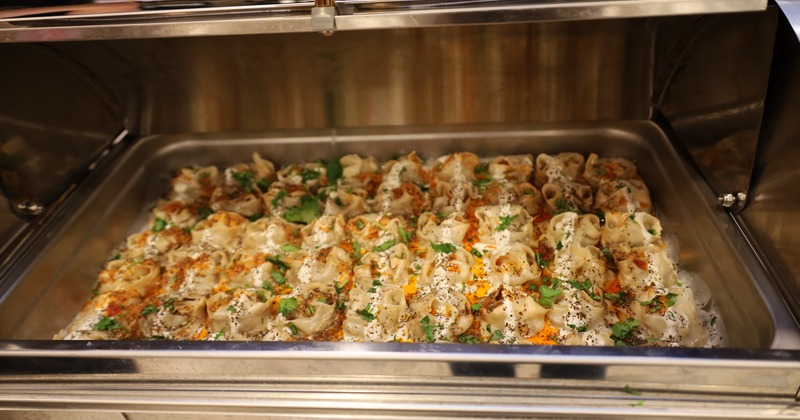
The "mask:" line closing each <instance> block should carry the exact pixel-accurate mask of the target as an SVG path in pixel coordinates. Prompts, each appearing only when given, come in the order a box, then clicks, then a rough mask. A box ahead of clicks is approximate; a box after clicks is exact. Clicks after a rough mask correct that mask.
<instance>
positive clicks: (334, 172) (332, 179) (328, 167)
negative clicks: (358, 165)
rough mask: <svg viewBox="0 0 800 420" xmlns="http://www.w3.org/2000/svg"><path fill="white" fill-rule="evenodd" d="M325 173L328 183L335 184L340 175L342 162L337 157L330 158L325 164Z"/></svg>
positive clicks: (342, 169)
mask: <svg viewBox="0 0 800 420" xmlns="http://www.w3.org/2000/svg"><path fill="white" fill-rule="evenodd" d="M325 173H326V174H327V176H328V183H329V184H335V183H336V181H337V180H338V179H339V178H341V177H342V174H343V173H344V168H343V167H342V162H340V161H339V158H335V159H331V160H329V161H328V163H326V164H325Z"/></svg>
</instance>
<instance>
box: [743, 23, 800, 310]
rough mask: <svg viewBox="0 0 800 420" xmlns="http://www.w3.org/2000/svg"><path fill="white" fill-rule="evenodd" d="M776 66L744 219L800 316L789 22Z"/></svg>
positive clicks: (796, 102)
mask: <svg viewBox="0 0 800 420" xmlns="http://www.w3.org/2000/svg"><path fill="white" fill-rule="evenodd" d="M788 13H793V14H794V15H795V16H794V17H793V19H794V18H796V17H797V16H796V15H797V10H794V11H792V10H789V11H788ZM773 63H774V64H773V65H774V68H773V71H772V74H771V80H770V89H769V92H768V96H767V105H766V113H765V121H764V131H763V133H762V135H761V144H760V145H759V149H758V154H757V159H756V164H755V171H754V181H753V190H752V194H751V196H752V200H751V202H750V203H749V204H748V207H747V208H745V210H744V212H742V214H741V215H740V218H741V220H742V222H743V224H744V225H745V227H746V229H748V231H749V233H750V234H751V235H752V238H753V240H754V245H755V246H756V247H757V249H759V251H760V253H761V255H762V256H763V258H764V261H765V263H766V264H767V265H768V266H769V267H770V269H771V270H772V271H773V274H774V276H775V278H776V279H777V280H778V283H779V285H780V286H781V291H782V293H783V295H784V296H785V297H786V299H787V301H788V302H789V303H790V305H791V306H792V309H793V312H794V314H795V316H796V317H800V187H798V185H800V170H798V167H800V166H798V162H800V141H798V139H800V120H798V118H797V110H798V109H800V42H799V41H798V38H797V36H796V33H795V29H793V26H792V25H791V24H790V21H789V20H787V19H786V18H785V17H784V18H782V19H781V25H780V26H779V31H778V43H777V45H776V47H775V60H774V61H773Z"/></svg>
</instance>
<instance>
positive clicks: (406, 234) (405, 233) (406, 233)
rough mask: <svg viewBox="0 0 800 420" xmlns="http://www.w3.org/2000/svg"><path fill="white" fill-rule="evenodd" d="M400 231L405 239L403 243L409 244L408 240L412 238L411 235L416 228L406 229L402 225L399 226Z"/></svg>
mask: <svg viewBox="0 0 800 420" xmlns="http://www.w3.org/2000/svg"><path fill="white" fill-rule="evenodd" d="M397 229H398V232H399V233H400V237H401V238H402V239H403V243H405V244H406V245H408V241H410V240H411V235H413V234H414V230H413V229H412V230H405V228H403V227H402V226H400V227H398V228H397Z"/></svg>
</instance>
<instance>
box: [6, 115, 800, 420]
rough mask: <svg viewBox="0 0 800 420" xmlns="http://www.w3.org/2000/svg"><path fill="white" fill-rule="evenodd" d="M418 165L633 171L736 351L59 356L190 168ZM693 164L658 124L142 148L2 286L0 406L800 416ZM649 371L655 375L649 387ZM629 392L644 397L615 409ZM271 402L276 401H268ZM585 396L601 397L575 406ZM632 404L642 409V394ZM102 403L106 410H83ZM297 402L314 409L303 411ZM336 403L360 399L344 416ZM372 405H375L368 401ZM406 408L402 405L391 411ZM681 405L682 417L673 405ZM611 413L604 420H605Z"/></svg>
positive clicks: (167, 345)
mask: <svg viewBox="0 0 800 420" xmlns="http://www.w3.org/2000/svg"><path fill="white" fill-rule="evenodd" d="M412 150H416V151H417V152H418V153H420V154H422V155H423V156H428V157H432V156H438V155H442V154H446V153H449V152H453V151H462V150H464V151H471V152H474V153H477V154H478V155H481V156H492V155H498V154H518V153H530V154H533V155H535V154H538V153H557V152H561V151H576V152H580V153H583V154H588V153H591V152H594V153H598V154H600V155H603V156H621V157H626V158H629V159H633V160H635V161H637V162H638V165H639V171H640V174H641V176H642V177H643V179H644V181H645V182H646V184H647V185H648V187H649V188H650V192H651V195H652V199H653V202H654V203H655V205H656V209H657V214H658V217H659V218H660V219H661V221H662V224H663V226H664V229H665V232H668V233H667V234H668V235H669V238H668V240H671V241H672V242H674V243H677V246H678V249H679V259H680V266H681V269H682V270H687V271H689V272H692V273H694V274H695V275H697V276H698V277H700V278H702V279H703V281H704V282H705V284H706V285H707V286H708V288H709V289H710V291H711V295H712V296H713V297H714V301H715V303H716V305H718V307H719V310H720V313H721V317H722V319H723V320H724V323H725V326H726V328H727V343H728V344H727V345H726V348H722V349H665V348H576V347H566V346H563V347H562V346H552V347H551V346H499V345H461V344H405V343H404V344H398V343H312V342H294V343H273V342H247V343H242V342H158V341H109V342H96V341H90V342H66V341H53V340H50V337H52V336H53V334H55V333H56V332H57V331H58V330H59V329H61V328H63V327H64V326H65V325H66V324H67V323H68V322H69V321H70V320H71V318H72V317H73V316H74V315H75V314H76V313H77V312H78V311H79V310H80V308H81V306H82V305H83V303H84V302H85V300H86V299H87V298H88V296H89V295H90V291H91V290H92V288H93V286H94V283H95V279H96V276H97V274H98V273H99V272H100V270H101V265H102V263H103V261H104V259H106V258H108V256H110V254H111V252H112V250H113V248H114V247H115V246H116V245H117V244H118V243H119V242H120V241H122V240H123V239H124V238H125V237H126V236H127V235H129V234H131V233H134V232H137V231H140V230H141V229H142V228H143V227H144V226H145V224H146V223H147V210H148V208H149V206H150V205H151V204H152V203H153V202H154V200H156V199H157V198H158V197H160V196H163V195H164V194H165V192H166V191H167V188H168V183H167V181H168V179H169V177H170V174H171V172H172V171H174V170H176V169H178V168H179V167H181V166H187V165H212V164H213V165H219V166H224V165H229V164H232V163H235V162H240V161H246V160H248V159H249V157H250V155H251V154H252V153H253V152H258V153H260V154H261V156H263V157H265V158H267V159H270V160H272V161H273V162H275V163H276V164H283V163H287V162H297V161H311V160H316V159H326V158H331V157H334V156H340V155H343V154H347V153H359V154H361V155H373V156H375V157H376V158H378V159H379V160H381V159H382V160H386V159H388V158H389V157H390V156H391V155H392V154H394V153H398V152H399V153H404V152H410V151H412ZM685 162H686V161H685V160H684V157H683V156H682V155H681V153H680V151H679V150H676V149H675V148H674V147H673V146H672V144H671V143H670V141H669V139H668V137H667V136H666V135H665V133H664V132H663V131H662V130H661V129H660V128H659V127H658V125H656V124H655V123H653V122H649V121H605V122H596V123H570V124H561V125H558V124H546V125H526V126H511V125H497V126H486V125H482V126H466V125H462V126H450V127H383V128H368V129H347V130H344V129H337V130H325V131H320V130H318V131H296V130H292V131H275V132H263V133H252V134H246V133H232V134H212V135H171V136H152V137H146V138H142V139H139V140H138V141H136V142H135V143H134V145H133V146H132V147H131V148H130V149H129V150H126V151H124V153H123V154H122V155H121V156H119V157H118V158H116V159H114V161H113V163H106V164H105V165H102V166H101V167H100V168H98V170H97V171H96V172H95V173H94V174H93V175H92V176H91V177H90V178H89V179H88V180H87V182H86V183H85V184H84V185H82V186H81V187H80V188H79V189H78V190H77V191H76V192H75V194H74V195H73V196H72V197H71V198H70V199H69V200H67V202H65V203H64V205H63V206H62V208H61V209H60V210H59V212H58V214H56V215H55V217H53V218H52V219H51V220H50V221H49V222H48V223H47V224H46V225H45V226H43V230H42V233H41V234H40V235H39V236H38V237H37V238H36V239H35V240H34V241H33V245H32V247H31V248H30V249H29V250H28V252H27V253H26V254H25V255H23V256H22V257H21V258H20V259H18V260H17V263H16V265H15V266H14V267H12V268H11V269H10V270H9V271H8V272H7V273H6V276H5V279H4V281H3V283H2V287H4V288H3V289H2V297H1V298H0V338H2V341H0V372H2V373H3V374H4V375H3V379H2V380H0V387H6V388H7V389H8V390H12V389H13V390H14V391H13V392H10V393H7V394H5V393H3V394H0V395H2V396H1V397H0V406H5V407H12V408H13V407H15V404H17V405H16V406H17V407H31V406H36V404H38V403H44V402H49V404H56V406H58V405H59V404H61V405H64V406H72V407H79V408H87V407H88V408H92V407H94V408H101V409H114V407H116V406H115V404H123V402H124V404H123V405H126V406H127V407H130V406H131V405H130V404H134V406H136V401H139V402H138V404H142V405H141V406H136V407H139V408H138V409H141V410H147V409H146V408H143V407H144V404H145V400H143V399H141V397H136V395H139V394H137V392H141V391H142V390H143V389H146V390H147V392H155V393H156V394H158V395H161V396H162V397H163V399H164V400H163V401H161V402H162V403H163V404H166V405H170V404H172V405H173V406H174V408H175V410H177V411H185V410H190V409H191V408H192V407H197V406H203V407H205V408H204V410H205V411H207V409H209V407H212V406H213V407H218V408H220V407H222V408H220V410H221V411H223V412H228V411H230V412H243V411H244V412H249V411H248V410H250V409H251V408H253V407H276V406H283V407H284V408H286V405H287V404H289V403H288V401H291V400H292V399H293V398H299V399H300V400H303V401H306V402H309V401H310V402H309V403H310V404H312V405H311V406H309V407H311V408H314V409H319V410H322V411H324V412H327V411H325V410H333V411H335V410H337V409H348V410H352V409H355V408H359V407H360V408H359V409H363V410H366V411H365V413H367V414H369V413H373V414H374V413H377V412H383V411H381V410H385V412H386V413H395V414H396V413H406V414H408V413H417V414H419V413H425V412H428V413H435V412H437V411H436V410H440V409H442V406H441V404H439V403H437V402H436V401H437V400H436V398H439V400H438V401H440V402H441V403H448V404H455V405H457V406H459V407H461V408H465V407H472V409H473V410H476V411H475V412H484V413H488V412H492V413H507V414H509V415H511V414H525V413H527V414H530V413H532V412H537V413H559V412H560V413H562V414H563V413H572V414H575V413H580V412H581V411H580V410H583V409H584V408H585V407H593V409H594V410H595V411H593V412H595V413H599V414H608V415H616V414H620V413H624V412H627V411H628V410H631V409H640V408H641V407H635V406H632V404H631V400H632V403H633V404H638V402H639V401H640V400H641V401H644V400H642V398H644V399H646V400H647V402H648V403H650V405H649V406H648V408H645V409H644V410H649V409H654V410H655V409H665V408H666V407H670V408H669V410H672V411H669V413H672V414H680V413H683V414H692V415H700V414H702V412H703V410H704V408H703V407H709V404H711V405H714V406H715V407H716V408H719V407H720V406H721V404H722V403H724V402H725V401H724V398H721V396H722V395H732V394H737V395H746V396H748V398H751V404H750V407H751V411H747V410H745V408H743V407H738V406H737V405H736V404H738V403H731V404H732V405H729V407H733V410H734V411H736V410H740V411H738V412H739V413H744V412H749V413H750V414H751V415H756V414H758V415H762V414H765V413H767V412H770V413H772V414H775V413H789V414H792V413H793V414H797V412H796V411H794V410H796V407H795V406H794V405H793V402H794V396H795V394H796V393H797V387H798V384H800V361H798V352H797V351H794V350H792V349H797V348H800V331H799V330H798V327H797V325H796V324H795V323H794V320H793V319H792V317H791V315H790V313H789V311H788V310H787V308H786V305H785V304H784V302H783V300H782V299H781V298H780V295H779V294H778V293H777V292H776V290H775V288H774V287H773V285H772V283H771V281H770V279H769V278H768V276H767V275H766V274H765V273H764V272H763V270H762V269H761V268H760V265H759V264H758V261H757V260H756V259H755V257H754V256H753V253H752V250H750V249H749V247H748V245H747V243H746V242H745V241H744V240H743V239H742V237H741V234H740V233H739V232H738V230H737V228H736V226H735V224H734V223H733V221H732V219H730V217H729V216H728V214H727V213H726V212H724V211H722V210H720V209H718V208H716V207H715V206H714V202H715V200H716V198H715V197H714V196H713V194H712V193H711V192H710V191H709V190H708V187H707V186H705V185H704V184H703V182H702V181H701V180H700V179H699V178H698V176H697V174H696V172H694V171H693V169H692V168H691V166H687V164H686V163H685ZM648 371H650V372H653V373H654V374H653V375H648V374H643V372H648ZM109 375H110V376H109ZM63 381H77V382H74V383H78V384H80V386H79V387H78V390H77V391H75V393H74V394H63V393H59V392H62V391H63V390H60V389H59V387H58V386H57V384H58V383H62V382H63ZM476 381H477V382H476ZM20 384H23V385H25V386H22V387H21V388H20ZM34 384H37V386H34ZM43 384H50V385H51V386H50V387H48V386H42V385H43ZM100 384H104V385H100ZM202 384H208V386H210V387H211V388H213V389H214V390H217V391H219V393H221V394H219V393H213V392H212V393H205V394H204V395H207V397H208V398H207V399H204V400H203V401H199V402H198V401H195V402H194V403H193V402H192V401H193V400H192V398H191V397H189V395H190V394H191V389H193V387H194V388H196V387H201V388H202ZM331 384H339V385H341V388H336V386H334V388H335V391H332V389H334V388H331V386H332V385H331ZM459 384H460V385H459ZM476 384H481V385H480V387H481V389H484V390H486V389H487V388H485V386H487V385H491V384H494V385H492V386H493V387H494V388H492V389H494V391H492V392H493V393H496V394H497V395H498V396H500V395H502V396H503V398H508V406H504V407H495V408H494V409H489V408H487V407H488V406H490V405H491V404H493V403H492V401H491V399H485V398H482V397H481V398H474V395H473V397H470V394H474V393H475V392H478V391H476V388H474V387H473V386H475V385H476ZM456 385H457V386H456ZM627 385H631V386H635V387H636V389H637V391H636V392H634V393H628V394H625V393H623V392H620V390H623V389H625V386H627ZM26 386H27V388H26ZM337 386H338V385H337ZM454 386H455V388H454ZM15 387H16V388H15ZM98 387H101V388H102V389H98ZM293 387H294V388H293ZM540 388H542V389H540ZM236 389H238V390H239V391H242V390H246V391H247V392H255V393H256V395H255V396H254V399H253V400H252V401H254V402H252V404H255V405H252V404H249V403H245V402H243V401H242V400H239V399H237V398H239V397H240V396H241V394H238V393H235V392H234V394H235V395H237V398H234V399H227V398H225V397H224V394H225V392H226V391H227V392H233V391H235V390H236ZM267 389H269V390H270V392H273V391H274V392H278V393H277V394H269V395H270V396H269V397H267V396H268V394H266V393H262V394H258V392H266V390H267ZM532 389H540V392H544V393H546V394H547V395H550V396H551V397H552V398H553V400H552V404H551V405H548V406H547V407H550V408H549V409H544V408H542V407H543V406H541V405H538V407H539V408H537V409H535V410H534V409H532V408H531V407H532V406H531V405H530V404H529V403H530V401H529V402H528V404H526V403H525V401H524V397H525V396H526V395H528V394H529V391H530V390H532ZM589 389H593V390H595V391H596V392H594V394H593V395H592V396H591V397H586V396H584V397H585V398H580V395H579V394H580V393H581V392H582V391H586V390H589ZM638 389H644V390H647V391H648V394H647V395H645V396H644V397H642V396H641V395H634V394H638V393H639V392H640V391H638ZM91 390H95V391H97V392H99V395H100V396H99V397H97V398H92V399H90V400H87V399H86V398H85V396H86V392H90V391H91ZM160 390H163V391H164V393H163V394H162V393H160ZM276 390H279V391H276ZM292 390H295V391H296V392H301V391H302V392H306V393H310V394H309V395H308V396H305V397H300V394H297V393H293V392H292ZM370 390H371V391H370ZM206 391H208V390H205V391H203V392H206ZM186 392H189V394H186ZM215 392H216V391H215ZM331 392H341V393H342V394H336V395H339V396H344V395H348V396H349V397H348V398H346V399H345V400H343V401H339V400H338V399H337V398H334V397H333V396H331V395H330V393H331ZM363 392H374V393H375V398H372V399H370V398H367V397H366V396H365V395H364V394H363ZM312 394H313V395H317V396H318V397H320V398H312V397H311V395H312ZM322 394H325V395H328V397H330V398H328V397H321V395H322ZM401 394H407V395H409V397H408V398H409V399H406V400H403V399H402V398H401V399H400V400H397V395H401ZM58 395H60V397H56V396H58ZM154 395H155V394H154ZM228 395H229V396H230V395H231V394H228ZM410 395H413V397H410ZM433 396H437V397H436V398H433ZM528 396H529V395H528ZM137 398H138V399H137ZM675 399H681V400H683V401H684V404H683V405H680V406H675V405H674V404H668V402H669V401H673V402H674V400H675ZM307 400H308V401H307ZM37 401H38V402H37ZM337 401H339V402H338V403H337ZM365 401H366V402H365ZM717 403H719V405H717ZM365 404H366V405H365ZM415 404H416V405H415ZM459 404H460V405H459ZM487 404H488V405H487ZM640 405H641V404H640ZM601 406H607V407H606V408H609V407H611V408H610V411H602V410H601V411H599V412H598V411H596V409H597V408H598V407H601ZM152 407H153V408H152V409H153V410H156V409H158V408H159V407H160V406H159V405H158V404H156V405H153V406H152ZM247 407H250V408H247ZM436 407H438V408H436ZM508 407H515V408H511V409H509V408H508ZM526 407H527V408H526ZM582 407H583V408H582ZM736 407H738V408H736ZM160 408H163V407H160ZM290 408H291V409H290V410H289V411H286V412H287V413H289V412H291V413H295V411H296V410H295V409H296V408H297V407H295V406H291V407H290ZM226 410H228V411H226ZM376 410H377V411H376ZM426 410H433V411H426ZM492 410H494V411H492ZM509 410H510V411H509ZM531 410H533V411H531ZM576 410H577V411H576ZM698 410H699V411H698ZM741 410H744V411H741ZM752 410H755V411H752ZM764 410H766V411H764ZM770 410H772V411H770ZM775 410H777V411H775ZM300 412H304V411H302V410H301V411H297V413H300ZM641 412H642V411H641V410H640V411H639V413H641ZM304 413H305V412H304ZM308 413H311V412H308ZM698 413H700V414H698ZM714 413H715V415H718V414H719V415H731V414H733V413H734V412H733V411H731V410H727V409H726V410H722V411H720V410H717V411H714ZM317 414H319V413H317Z"/></svg>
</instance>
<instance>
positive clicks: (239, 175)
mask: <svg viewBox="0 0 800 420" xmlns="http://www.w3.org/2000/svg"><path fill="white" fill-rule="evenodd" d="M231 176H232V177H233V179H235V180H236V182H238V183H239V185H241V186H242V188H244V189H246V190H247V191H253V178H254V177H255V176H256V174H254V173H252V172H250V171H244V172H234V173H233V174H231Z"/></svg>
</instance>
